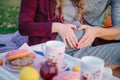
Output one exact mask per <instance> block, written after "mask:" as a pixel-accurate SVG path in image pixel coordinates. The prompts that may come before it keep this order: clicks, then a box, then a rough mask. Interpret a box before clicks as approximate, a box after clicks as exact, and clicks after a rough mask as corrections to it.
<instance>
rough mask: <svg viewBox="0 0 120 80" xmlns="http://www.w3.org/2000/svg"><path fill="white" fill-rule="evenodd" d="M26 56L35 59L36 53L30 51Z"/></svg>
mask: <svg viewBox="0 0 120 80" xmlns="http://www.w3.org/2000/svg"><path fill="white" fill-rule="evenodd" d="M27 57H29V58H32V59H35V57H36V55H35V54H34V53H30V54H28V55H27Z"/></svg>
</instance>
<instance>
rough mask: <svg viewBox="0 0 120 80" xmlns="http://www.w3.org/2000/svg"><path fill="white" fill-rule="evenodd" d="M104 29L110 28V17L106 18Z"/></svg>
mask: <svg viewBox="0 0 120 80" xmlns="http://www.w3.org/2000/svg"><path fill="white" fill-rule="evenodd" d="M104 26H105V28H108V27H111V26H112V19H111V16H107V18H106V20H105V22H104Z"/></svg>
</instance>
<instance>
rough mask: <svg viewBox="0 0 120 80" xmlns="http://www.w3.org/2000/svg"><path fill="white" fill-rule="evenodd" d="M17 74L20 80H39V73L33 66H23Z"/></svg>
mask: <svg viewBox="0 0 120 80" xmlns="http://www.w3.org/2000/svg"><path fill="white" fill-rule="evenodd" d="M19 76H20V80H40V76H39V73H38V72H37V71H36V69H34V68H33V67H24V68H23V69H22V70H21V71H20V74H19Z"/></svg>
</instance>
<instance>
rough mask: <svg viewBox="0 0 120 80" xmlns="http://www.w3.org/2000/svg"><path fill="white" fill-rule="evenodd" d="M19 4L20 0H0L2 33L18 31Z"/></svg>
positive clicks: (0, 26) (0, 31) (0, 32)
mask: <svg viewBox="0 0 120 80" xmlns="http://www.w3.org/2000/svg"><path fill="white" fill-rule="evenodd" d="M19 4H20V0H0V34H10V33H14V32H15V31H17V29H18V13H19Z"/></svg>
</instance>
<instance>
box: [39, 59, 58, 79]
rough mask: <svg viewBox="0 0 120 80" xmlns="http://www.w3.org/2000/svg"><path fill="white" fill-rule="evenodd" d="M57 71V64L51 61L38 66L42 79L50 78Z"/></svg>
mask: <svg viewBox="0 0 120 80" xmlns="http://www.w3.org/2000/svg"><path fill="white" fill-rule="evenodd" d="M57 73H58V69H57V65H56V63H53V62H49V61H47V62H45V63H44V64H43V65H42V66H41V68H40V75H41V77H42V78H43V79H44V80H52V78H53V77H54V76H55V75H57Z"/></svg>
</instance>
